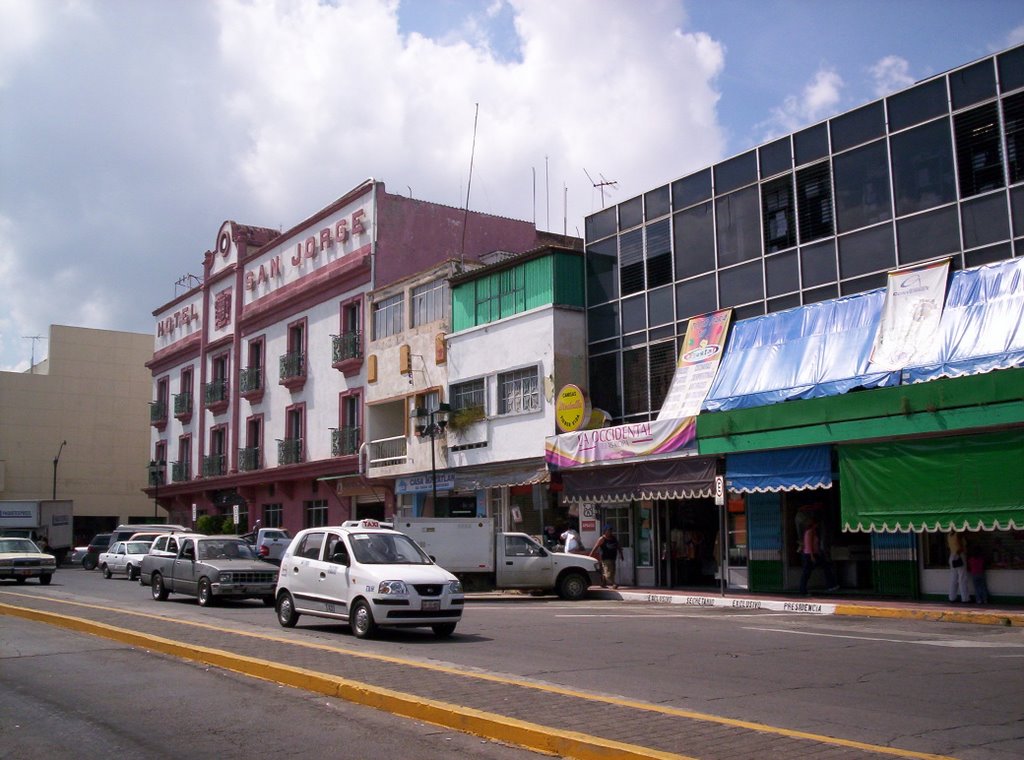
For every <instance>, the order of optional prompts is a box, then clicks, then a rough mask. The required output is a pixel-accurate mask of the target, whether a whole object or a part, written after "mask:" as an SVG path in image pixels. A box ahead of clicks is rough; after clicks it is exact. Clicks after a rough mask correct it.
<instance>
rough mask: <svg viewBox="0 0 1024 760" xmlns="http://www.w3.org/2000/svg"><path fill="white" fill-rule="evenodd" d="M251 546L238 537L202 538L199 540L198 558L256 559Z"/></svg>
mask: <svg viewBox="0 0 1024 760" xmlns="http://www.w3.org/2000/svg"><path fill="white" fill-rule="evenodd" d="M256 558H257V557H256V555H255V554H253V551H252V546H251V545H249V544H247V543H246V542H245V541H243V540H242V539H240V538H204V539H201V540H200V541H199V559H256Z"/></svg>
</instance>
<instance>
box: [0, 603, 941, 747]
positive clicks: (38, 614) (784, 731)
mask: <svg viewBox="0 0 1024 760" xmlns="http://www.w3.org/2000/svg"><path fill="white" fill-rule="evenodd" d="M3 594H9V595H11V596H20V597H25V598H29V599H33V600H39V599H45V600H46V601H51V602H56V603H59V604H68V605H74V606H79V607H85V608H90V609H96V610H100V611H105V612H119V613H125V614H129V615H137V616H139V617H146V618H157V619H160V620H162V621H165V622H174V623H179V624H181V625H185V626H191V627H195V628H204V629H208V630H215V631H219V632H227V633H229V634H232V635H237V636H246V637H249V638H254V639H261V640H265V641H275V642H280V643H284V644H288V645H291V646H298V647H306V648H309V649H320V650H325V651H331V652H338V653H342V654H347V655H351V656H353V657H362V658H366V659H372V660H379V661H383V662H391V663H397V664H402V665H406V666H409V667H415V668H423V669H425V670H434V671H439V672H443V673H451V674H455V675H458V676H461V677H463V678H475V679H479V680H483V681H491V682H496V683H504V684H508V685H512V686H519V687H521V688H527V689H535V690H537V691H544V692H549V693H553V694H561V695H565V696H570V697H575V698H577V699H581V700H586V701H589V702H597V703H603V704H610V705H616V706H620V707H628V708H631V709H634V710H638V711H644V712H652V713H660V714H663V715H670V716H675V717H680V718H688V719H690V720H696V721H703V722H706V723H715V724H718V725H723V726H729V727H733V728H742V729H748V730H753V731H759V732H761V733H766V734H771V735H775V736H785V737H789V738H793V739H805V740H809V741H814V742H819V743H821V744H828V745H832V746H839V747H847V748H853V749H859V750H863V751H867V752H874V753H878V754H885V755H893V756H896V757H907V758H919V759H920V760H953V759H952V758H949V757H948V756H945V755H934V754H930V753H926V752H916V751H914V750H907V749H899V748H896V747H886V746H882V745H877V744H868V743H866V742H859V741H854V740H851V739H840V738H836V737H833V736H826V735H823V734H815V733H811V732H808V731H798V730H794V729H788V728H782V727H779V726H772V725H769V724H766V723H757V722H754V721H747V720H738V719H735V718H725V717H722V716H718V715H711V714H709V713H700V712H696V711H693V710H685V709H681V708H675V707H668V706H665V705H655V704H650V703H647V702H640V701H637V700H632V699H625V698H621V697H611V696H605V695H601V694H592V693H588V692H581V691H576V690H574V689H569V688H564V687H561V686H555V685H551V684H544V683H537V682H533V681H528V680H519V679H514V678H509V677H506V676H497V675H493V674H490V673H481V672H473V671H468V672H467V671H465V670H461V669H457V668H452V667H445V666H442V665H435V664H432V663H423V662H417V661H415V660H407V659H404V658H398V657H388V656H384V655H378V654H370V653H367V652H359V651H354V650H349V649H344V648H342V647H333V646H328V645H324V644H317V643H313V642H306V641H301V640H293V639H285V638H281V637H278V636H270V635H268V634H262V633H252V632H248V631H241V630H236V629H233V628H226V627H223V626H221V627H217V626H214V625H210V624H206V623H197V622H192V621H181V620H175V619H173V618H167V617H164V616H158V615H150V614H148V613H142V612H131V611H127V610H122V609H118V608H112V607H102V606H100V605H95V604H85V603H82V602H72V601H70V600H56V599H52V598H50V597H35V596H30V595H26V594H17V593H12V592H0V595H3ZM0 614H13V615H17V616H19V617H24V618H27V619H29V620H38V621H41V622H48V623H50V624H52V625H58V626H61V627H64V628H69V629H71V630H80V631H85V632H87V633H93V634H94V635H98V636H104V637H106V638H111V639H114V640H115V641H125V642H127V643H134V642H133V641H132V636H133V635H134V636H137V637H139V638H140V639H143V640H146V641H150V646H155V645H157V644H159V647H158V651H164V652H166V653H170V654H173V655H174V656H176V657H183V658H186V659H199V660H201V661H203V662H208V663H209V664H212V665H216V666H217V667H224V668H226V669H228V670H235V671H237V672H242V673H246V674H248V675H253V676H255V677H257V678H263V679H264V680H270V681H278V682H280V683H286V684H288V685H292V686H298V688H307V690H308V688H309V684H312V683H314V682H317V683H319V681H321V680H323V681H329V682H330V683H331V684H333V686H332V687H331V688H333V689H334V691H333V692H330V693H336V695H337V696H340V697H341V698H343V699H348V700H350V701H354V702H358V703H359V704H370V706H371V707H378V708H379V709H384V710H387V711H390V712H396V713H397V714H402V715H406V716H407V717H414V718H416V717H419V719H421V720H426V721H428V722H430V723H435V724H438V725H443V726H447V727H453V728H461V729H462V730H468V731H470V732H471V733H476V731H473V730H472V729H471V728H469V727H468V725H467V723H465V722H458V721H457V725H452V723H451V722H450V721H451V720H452V718H451V717H448V718H447V719H445V717H444V714H445V711H446V710H447V711H448V712H449V713H450V712H452V711H453V709H454V710H456V711H457V712H458V715H459V716H465V715H466V714H467V712H468V714H470V715H476V716H483V715H486V714H484V713H482V712H481V711H478V710H473V709H472V708H468V707H461V706H455V705H444V704H443V703H437V704H438V705H442V707H441V708H439V711H438V712H435V710H434V708H435V706H436V705H435V704H434V703H432V702H430V701H429V700H425V699H420V698H419V697H413V698H412V699H411V702H412V704H413V705H414V706H415V705H416V704H421V705H423V709H424V710H427V711H429V715H430V717H425V715H424V714H418V715H417V714H408V713H407V712H406V710H415V707H412V708H408V707H405V706H404V705H405V701H407V700H409V699H410V697H409V695H405V694H402V693H399V692H390V690H384V689H380V688H378V687H369V686H368V685H367V684H362V683H359V682H349V681H347V680H346V679H343V678H340V677H334V676H332V677H329V678H328V677H327V676H325V675H324V674H322V673H314V672H310V671H305V670H303V669H301V668H295V667H292V666H285V665H281V664H278V663H273V662H268V661H263V660H258V659H256V658H251V657H246V656H243V655H235V654H232V653H230V652H224V651H221V650H215V649H210V648H208V647H201V646H198V645H194V644H184V643H181V642H177V641H173V640H170V639H164V638H162V637H158V636H153V635H151V634H145V633H140V632H137V631H125V630H122V629H119V628H115V627H114V626H111V625H107V624H105V623H98V622H94V621H91V620H85V619H83V618H75V617H72V616H67V615H61V614H59V613H53V612H44V611H37V610H33V609H31V608H27V607H16V606H13V605H7V604H3V603H0ZM172 650H173V651H172ZM207 657H209V659H207ZM234 659H237V660H238V661H239V662H241V663H245V667H246V668H250V667H251V668H253V669H254V670H255V669H256V667H257V665H258V664H262V665H263V666H264V667H265V668H266V672H265V673H264V674H262V675H261V674H260V673H259V672H253V671H250V670H249V669H241V667H242V666H241V665H239V666H233V665H232V661H233V660H234ZM251 663H257V665H251ZM267 673H274V674H276V675H274V676H271V675H267ZM294 673H302V674H303V675H302V678H301V679H299V680H298V682H295V678H296V677H295V676H294V675H293V674H294ZM278 676H280V679H279V678H278ZM281 679H283V680H281ZM338 684H343V685H344V684H355V686H354V692H355V693H354V694H352V695H349V694H347V691H346V693H338V692H339V691H341V689H340V687H339V685H338ZM367 690H369V693H370V694H371V695H374V696H375V699H374V701H372V702H368V701H362V700H364V699H367V697H365V696H362V697H361V696H360V695H361V694H363V693H364V692H367ZM381 692H388V693H389V694H397V695H399V696H398V697H394V696H388V697H387V698H386V699H382V700H380V701H377V700H376V696H379V693H381ZM322 693H329V692H326V691H325V692H322ZM388 699H391V700H394V701H395V707H396V709H394V710H393V709H391V707H390V706H389V704H390V703H389V702H388ZM399 704H401V705H402V706H403V707H402V710H401V711H400V710H398V709H397V707H398V705H399ZM457 717H458V716H457ZM506 720H508V721H514V719H511V718H510V719H506ZM514 722H515V723H517V724H518V723H522V722H521V721H514ZM533 725H534V724H524V727H521V730H522V731H524V732H526V734H527V735H530V736H532V733H531V732H530V730H529V729H528V727H529V726H533ZM552 731H553V732H555V736H556V738H558V737H559V736H561V735H562V734H572V737H569V738H565V737H563V741H565V742H568V741H570V739H572V740H574V741H578V742H581V741H583V740H584V739H586V738H587V737H586V735H583V734H574V733H573V732H559V731H557V730H555V729H552ZM485 735H488V736H491V734H485ZM513 736H516V734H515V733H514V732H513V733H512V734H505V733H502V734H501V735H500V736H497V737H495V738H502V739H504V740H507V741H510V742H511V743H513V744H518V745H519V746H528V747H530V748H538V747H541V746H542V745H540V744H537V745H535V744H524V742H523V740H522V739H515V738H512V737H513ZM601 741H604V740H601ZM543 746H544V751H552V750H553V749H554V748H553V747H552V746H550V743H549V744H548V745H543ZM625 748H633V747H632V745H622V746H621V747H619V748H618V749H619V754H611V755H593V756H594V757H617V758H627V757H634V756H636V755H633V754H627V753H625V752H624V749H625ZM562 749H563V750H564V749H565V747H562ZM556 752H557V750H556ZM651 752H652V753H655V754H649V755H641V756H642V757H654V758H657V757H666V758H681V757H683V756H680V755H671V754H668V753H660V752H657V751H655V750H651ZM572 756H573V757H585V755H581V754H575V755H572ZM586 756H588V757H589V756H590V755H586Z"/></svg>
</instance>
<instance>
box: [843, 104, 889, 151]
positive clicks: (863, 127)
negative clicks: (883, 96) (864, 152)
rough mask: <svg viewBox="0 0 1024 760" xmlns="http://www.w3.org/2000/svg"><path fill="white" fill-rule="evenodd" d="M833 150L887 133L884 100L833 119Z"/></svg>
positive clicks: (850, 146) (851, 145)
mask: <svg viewBox="0 0 1024 760" xmlns="http://www.w3.org/2000/svg"><path fill="white" fill-rule="evenodd" d="M831 126H832V152H833V153H838V152H839V151H841V150H846V149H847V148H852V147H853V146H854V145H860V144H861V143H866V142H868V140H873V139H875V138H876V137H881V136H882V135H884V134H885V111H884V109H883V106H882V101H881V100H878V101H875V102H874V103H868V105H866V106H862V107H861V108H858V109H856V110H853V111H850V112H849V113H844V114H842V115H841V116H837V117H835V118H834V119H832V122H831Z"/></svg>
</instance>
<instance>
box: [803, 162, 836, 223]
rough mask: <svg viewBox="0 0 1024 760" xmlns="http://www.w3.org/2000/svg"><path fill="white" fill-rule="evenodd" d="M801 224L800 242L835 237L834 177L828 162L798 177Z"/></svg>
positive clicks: (805, 171) (809, 167) (808, 169)
mask: <svg viewBox="0 0 1024 760" xmlns="http://www.w3.org/2000/svg"><path fill="white" fill-rule="evenodd" d="M796 208H797V221H798V223H799V225H800V242H801V243H809V242H810V241H812V240H818V239H819V238H823V237H827V236H829V235H832V234H833V232H834V228H833V226H832V219H833V216H832V173H831V171H830V170H829V164H828V162H827V161H822V162H821V163H820V164H814V166H808V167H807V168H805V169H800V170H799V171H798V172H797V173H796Z"/></svg>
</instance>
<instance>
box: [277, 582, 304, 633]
mask: <svg viewBox="0 0 1024 760" xmlns="http://www.w3.org/2000/svg"><path fill="white" fill-rule="evenodd" d="M298 620H299V613H297V612H296V611H295V600H294V599H292V595H291V594H289V593H288V592H287V591H282V592H281V595H280V596H279V597H277V622H278V623H280V624H281V627H282V628H293V627H294V626H295V624H296V623H297V622H298Z"/></svg>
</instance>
